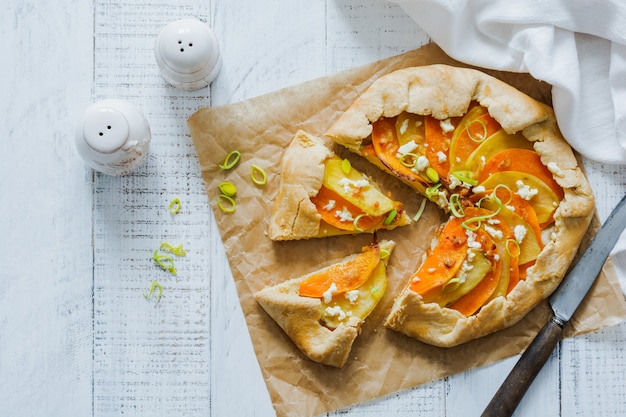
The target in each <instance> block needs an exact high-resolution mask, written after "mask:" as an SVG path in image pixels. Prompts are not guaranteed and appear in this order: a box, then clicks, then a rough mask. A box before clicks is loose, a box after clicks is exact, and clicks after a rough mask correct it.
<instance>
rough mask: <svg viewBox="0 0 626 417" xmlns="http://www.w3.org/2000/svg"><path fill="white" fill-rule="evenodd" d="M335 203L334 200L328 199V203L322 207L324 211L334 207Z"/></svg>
mask: <svg viewBox="0 0 626 417" xmlns="http://www.w3.org/2000/svg"><path fill="white" fill-rule="evenodd" d="M335 203H336V201H335V200H328V203H327V204H326V205H325V206H324V207H322V208H323V209H324V210H326V211H331V210H332V209H334V208H335Z"/></svg>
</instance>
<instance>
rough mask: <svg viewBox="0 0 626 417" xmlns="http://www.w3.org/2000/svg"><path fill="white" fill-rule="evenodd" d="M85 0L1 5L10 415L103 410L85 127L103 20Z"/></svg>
mask: <svg viewBox="0 0 626 417" xmlns="http://www.w3.org/2000/svg"><path fill="white" fill-rule="evenodd" d="M74 3H75V4H72V3H71V2H65V3H64V4H61V5H58V4H56V5H55V4H53V3H47V4H40V3H39V2H34V1H21V0H20V1H13V0H10V1H8V2H6V1H5V2H3V6H4V7H3V12H2V13H1V14H0V32H1V34H2V36H1V40H0V48H1V49H0V51H1V53H2V56H3V58H2V62H3V63H2V65H0V111H1V113H2V118H1V120H0V141H1V143H2V162H0V232H1V233H0V245H1V248H2V250H1V252H0V264H1V265H2V266H1V268H0V415H2V416H50V415H59V416H60V415H89V414H91V408H92V407H91V351H92V349H91V318H90V317H91V285H92V274H91V260H92V253H91V207H92V202H91V198H92V197H91V173H90V172H89V171H88V170H87V169H85V167H84V164H83V163H82V161H81V160H80V159H79V158H78V157H77V155H76V153H75V151H74V142H73V139H74V135H73V132H74V125H75V117H76V116H77V115H78V114H80V112H81V111H82V105H81V104H79V103H80V102H84V101H88V100H89V94H90V87H91V79H92V66H91V62H92V61H91V57H92V52H93V50H92V43H91V38H90V37H89V34H90V33H91V31H92V22H91V20H90V19H89V20H82V19H81V18H82V17H85V16H90V15H91V6H90V5H89V4H84V3H80V4H79V2H74ZM68 45H72V47H71V48H68Z"/></svg>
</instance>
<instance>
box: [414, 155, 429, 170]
mask: <svg viewBox="0 0 626 417" xmlns="http://www.w3.org/2000/svg"><path fill="white" fill-rule="evenodd" d="M429 165H430V163H429V162H428V158H426V157H425V156H420V157H418V158H417V161H416V162H415V169H417V170H418V171H423V170H425V169H426V168H428V166H429Z"/></svg>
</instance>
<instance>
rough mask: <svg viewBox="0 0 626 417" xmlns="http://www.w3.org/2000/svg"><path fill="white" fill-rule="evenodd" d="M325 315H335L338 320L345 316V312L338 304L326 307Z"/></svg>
mask: <svg viewBox="0 0 626 417" xmlns="http://www.w3.org/2000/svg"><path fill="white" fill-rule="evenodd" d="M324 312H325V313H326V315H327V316H329V317H337V319H338V320H339V321H341V320H343V319H345V318H346V313H345V312H344V311H343V310H342V309H341V307H339V306H334V307H326V309H325V310H324Z"/></svg>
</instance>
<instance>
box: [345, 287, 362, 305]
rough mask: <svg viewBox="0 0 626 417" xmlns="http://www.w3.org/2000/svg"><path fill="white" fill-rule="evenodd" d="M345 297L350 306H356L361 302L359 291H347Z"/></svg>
mask: <svg viewBox="0 0 626 417" xmlns="http://www.w3.org/2000/svg"><path fill="white" fill-rule="evenodd" d="M345 297H346V300H348V301H349V302H350V304H356V303H357V301H359V290H351V291H347V292H346V295H345Z"/></svg>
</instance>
